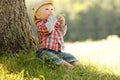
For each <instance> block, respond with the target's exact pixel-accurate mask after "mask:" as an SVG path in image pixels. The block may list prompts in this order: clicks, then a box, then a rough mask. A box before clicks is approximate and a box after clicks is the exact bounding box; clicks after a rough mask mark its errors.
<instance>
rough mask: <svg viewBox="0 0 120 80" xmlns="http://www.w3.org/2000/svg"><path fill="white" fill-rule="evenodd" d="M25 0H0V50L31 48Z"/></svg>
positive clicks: (13, 50)
mask: <svg viewBox="0 0 120 80" xmlns="http://www.w3.org/2000/svg"><path fill="white" fill-rule="evenodd" d="M33 46H35V44H33V39H32V35H31V31H30V25H29V21H28V15H27V10H26V6H25V0H0V52H1V51H7V52H17V51H19V50H29V49H31V48H33Z"/></svg>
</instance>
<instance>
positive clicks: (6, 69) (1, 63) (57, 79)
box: [0, 51, 120, 80]
mask: <svg viewBox="0 0 120 80" xmlns="http://www.w3.org/2000/svg"><path fill="white" fill-rule="evenodd" d="M29 53H30V54H28V53H24V52H20V53H19V54H15V55H10V54H9V55H8V54H4V55H2V56H1V57H0V80H119V79H120V77H117V76H115V75H113V74H109V73H102V72H98V71H97V68H96V67H94V66H84V65H80V66H76V67H74V68H73V69H72V70H68V69H66V68H65V67H60V66H57V65H55V64H53V63H47V62H45V61H43V60H40V59H37V58H35V52H34V51H30V52H29ZM102 69H104V68H102Z"/></svg>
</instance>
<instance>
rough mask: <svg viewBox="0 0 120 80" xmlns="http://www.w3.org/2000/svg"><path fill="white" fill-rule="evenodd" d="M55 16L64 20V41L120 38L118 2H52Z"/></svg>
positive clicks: (119, 5)
mask: <svg viewBox="0 0 120 80" xmlns="http://www.w3.org/2000/svg"><path fill="white" fill-rule="evenodd" d="M54 1H55V10H56V12H57V14H58V15H59V14H62V15H63V16H64V17H65V18H66V23H67V25H68V31H67V34H66V36H65V41H84V40H87V39H92V40H98V39H103V38H106V37H107V36H109V35H118V36H120V0H62V1H61V0H54Z"/></svg>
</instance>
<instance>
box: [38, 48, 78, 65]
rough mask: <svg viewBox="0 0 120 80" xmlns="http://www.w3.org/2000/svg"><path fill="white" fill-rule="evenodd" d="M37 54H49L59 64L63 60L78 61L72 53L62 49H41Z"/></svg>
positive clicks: (40, 55) (40, 56)
mask: <svg viewBox="0 0 120 80" xmlns="http://www.w3.org/2000/svg"><path fill="white" fill-rule="evenodd" d="M36 56H37V57H38V58H41V59H42V57H44V56H47V57H48V58H49V59H51V60H52V61H53V62H55V63H56V64H57V65H59V64H61V63H62V62H63V61H66V62H68V63H71V62H74V61H77V59H76V58H75V57H74V56H73V55H72V54H70V53H66V52H61V51H58V52H56V51H53V50H49V49H40V50H38V51H37V52H36Z"/></svg>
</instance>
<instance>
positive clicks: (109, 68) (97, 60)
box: [66, 35, 120, 76]
mask: <svg viewBox="0 0 120 80" xmlns="http://www.w3.org/2000/svg"><path fill="white" fill-rule="evenodd" d="M66 51H68V52H70V53H73V55H75V56H76V57H77V58H78V59H79V61H80V62H81V64H84V65H92V66H96V67H97V68H98V71H101V72H109V73H111V74H115V75H119V76H120V38H118V37H117V36H115V35H113V36H109V37H107V38H106V39H103V40H99V41H91V40H88V41H85V42H75V43H66Z"/></svg>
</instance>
